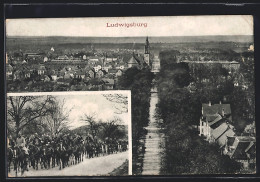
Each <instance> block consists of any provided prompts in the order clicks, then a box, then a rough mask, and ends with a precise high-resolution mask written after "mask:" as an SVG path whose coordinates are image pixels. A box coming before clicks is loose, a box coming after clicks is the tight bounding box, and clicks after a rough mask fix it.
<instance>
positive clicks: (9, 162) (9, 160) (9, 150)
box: [7, 148, 14, 172]
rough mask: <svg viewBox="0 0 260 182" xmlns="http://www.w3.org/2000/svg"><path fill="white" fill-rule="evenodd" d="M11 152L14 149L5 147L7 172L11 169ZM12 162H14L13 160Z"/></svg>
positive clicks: (12, 155)
mask: <svg viewBox="0 0 260 182" xmlns="http://www.w3.org/2000/svg"><path fill="white" fill-rule="evenodd" d="M13 152H14V151H13V149H12V148H8V149H7V161H8V172H10V171H11V163H12V162H13V157H14V154H13ZM13 164H14V162H13Z"/></svg>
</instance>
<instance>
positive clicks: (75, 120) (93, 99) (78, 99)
mask: <svg viewBox="0 0 260 182" xmlns="http://www.w3.org/2000/svg"><path fill="white" fill-rule="evenodd" d="M58 99H59V100H63V99H65V108H67V110H71V111H70V114H69V118H68V121H69V122H70V126H71V128H76V127H79V126H82V125H85V124H86V122H85V121H83V120H82V117H83V118H84V115H85V114H86V115H93V114H94V113H96V115H95V118H96V119H97V120H102V121H104V122H105V121H107V120H110V119H113V118H114V117H118V118H121V119H122V123H121V124H124V125H127V124H128V114H129V113H121V114H117V110H116V108H115V106H116V105H118V106H119V107H120V105H119V104H117V103H114V102H111V101H109V100H107V99H106V98H105V97H104V96H103V95H102V94H99V95H67V96H58Z"/></svg>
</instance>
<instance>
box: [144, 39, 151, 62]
mask: <svg viewBox="0 0 260 182" xmlns="http://www.w3.org/2000/svg"><path fill="white" fill-rule="evenodd" d="M144 61H145V62H146V64H147V65H148V66H150V45H149V40H148V37H146V42H145V46H144Z"/></svg>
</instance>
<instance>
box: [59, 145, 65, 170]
mask: <svg viewBox="0 0 260 182" xmlns="http://www.w3.org/2000/svg"><path fill="white" fill-rule="evenodd" d="M66 159H67V152H66V148H65V147H64V146H63V144H62V142H61V143H60V144H59V146H58V148H57V162H58V165H59V166H60V170H61V169H62V168H65V164H66Z"/></svg>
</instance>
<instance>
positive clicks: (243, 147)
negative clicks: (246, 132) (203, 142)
mask: <svg viewBox="0 0 260 182" xmlns="http://www.w3.org/2000/svg"><path fill="white" fill-rule="evenodd" d="M223 154H224V155H228V156H229V157H230V158H231V159H234V160H236V161H237V162H240V163H241V164H243V167H244V169H247V168H249V167H255V163H256V139H255V137H250V136H232V137H227V140H226V144H225V147H224V149H223Z"/></svg>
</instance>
